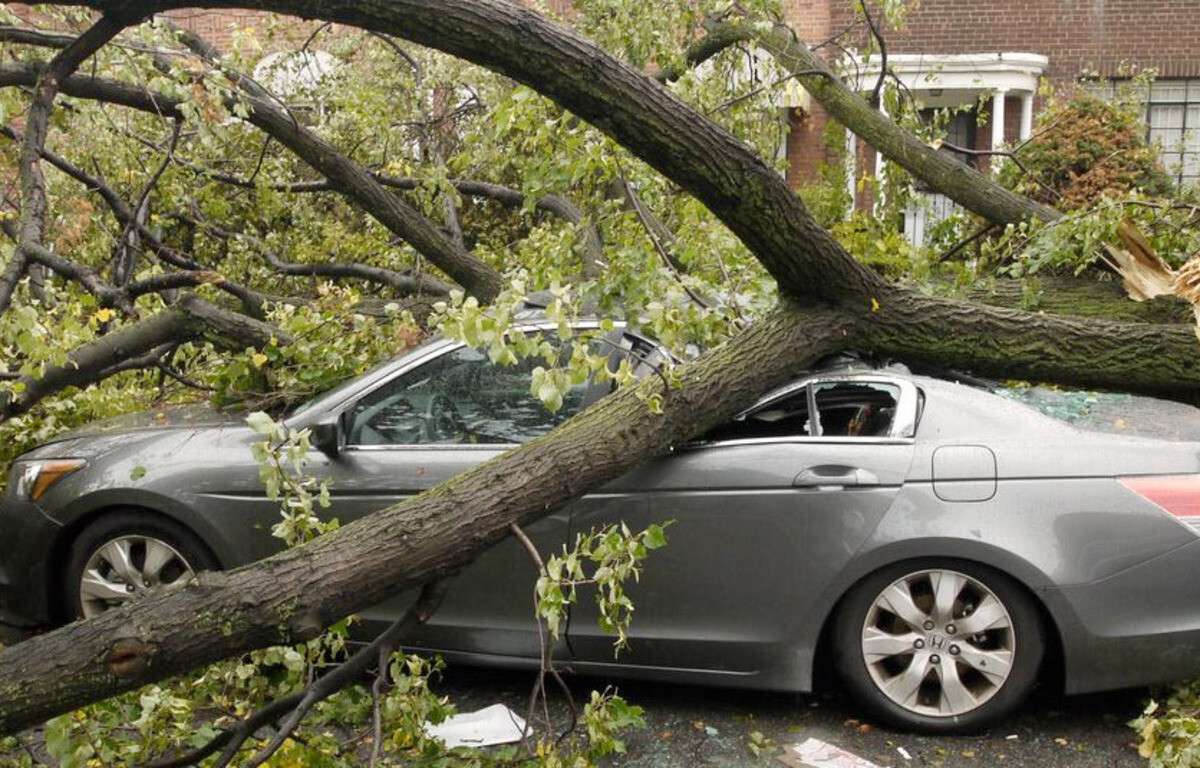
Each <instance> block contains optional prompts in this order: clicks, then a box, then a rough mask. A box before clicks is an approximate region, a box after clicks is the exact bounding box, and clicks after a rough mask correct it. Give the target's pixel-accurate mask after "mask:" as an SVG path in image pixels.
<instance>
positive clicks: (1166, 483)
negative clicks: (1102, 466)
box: [1121, 475, 1200, 526]
mask: <svg viewBox="0 0 1200 768" xmlns="http://www.w3.org/2000/svg"><path fill="white" fill-rule="evenodd" d="M1121 484H1122V485H1124V486H1125V487H1126V488H1128V489H1129V490H1131V491H1133V492H1134V493H1136V494H1138V495H1139V496H1141V497H1143V498H1145V499H1148V500H1149V501H1151V502H1153V503H1155V504H1157V505H1158V506H1160V507H1162V508H1163V509H1164V510H1165V511H1167V512H1169V513H1171V514H1172V515H1174V516H1175V517H1178V518H1180V519H1182V520H1183V521H1184V522H1187V523H1190V524H1192V525H1193V526H1197V525H1200V475H1158V476H1154V477H1123V478H1121Z"/></svg>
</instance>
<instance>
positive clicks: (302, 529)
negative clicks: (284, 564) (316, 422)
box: [246, 411, 338, 547]
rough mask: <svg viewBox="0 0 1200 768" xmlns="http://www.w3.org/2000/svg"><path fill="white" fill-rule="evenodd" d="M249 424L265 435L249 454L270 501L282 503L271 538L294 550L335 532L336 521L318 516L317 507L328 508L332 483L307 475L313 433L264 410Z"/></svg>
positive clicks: (257, 412)
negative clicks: (307, 461)
mask: <svg viewBox="0 0 1200 768" xmlns="http://www.w3.org/2000/svg"><path fill="white" fill-rule="evenodd" d="M246 423H247V424H249V425H250V428H251V429H253V430H254V431H255V432H257V433H258V434H260V435H262V436H263V440H262V441H261V442H257V443H254V444H253V445H252V446H250V452H251V454H252V455H253V456H254V460H255V461H256V462H257V463H258V476H259V479H260V480H262V483H263V487H264V488H266V491H267V498H268V499H271V500H272V501H278V502H279V503H280V515H281V516H282V517H283V519H282V520H281V521H280V522H278V523H276V524H275V525H274V526H273V527H272V528H271V535H272V536H274V537H275V538H277V539H279V540H281V541H283V542H284V543H285V544H287V545H288V546H289V547H294V546H296V545H298V544H303V543H305V542H308V541H312V540H313V539H315V538H316V537H318V536H320V535H321V534H323V533H328V532H329V531H332V530H335V529H336V528H337V527H338V521H337V519H336V518H334V519H332V520H328V521H325V520H321V518H320V517H318V516H317V513H316V508H317V507H321V508H322V509H328V508H329V484H328V483H326V482H325V481H323V480H317V478H315V477H311V476H306V475H305V474H304V464H305V460H306V459H307V457H308V452H309V449H310V448H311V447H312V446H311V444H310V443H309V437H310V436H311V434H312V433H311V430H309V429H300V430H293V429H290V428H289V427H287V426H286V425H284V424H282V423H281V422H278V421H275V420H274V419H272V418H271V417H270V416H269V415H267V414H266V413H264V412H262V411H255V412H254V413H252V414H250V415H249V416H248V417H246Z"/></svg>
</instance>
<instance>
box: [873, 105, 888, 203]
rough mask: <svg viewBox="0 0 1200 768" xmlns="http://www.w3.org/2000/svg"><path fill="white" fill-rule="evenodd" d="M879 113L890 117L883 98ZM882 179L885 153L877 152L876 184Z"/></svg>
mask: <svg viewBox="0 0 1200 768" xmlns="http://www.w3.org/2000/svg"><path fill="white" fill-rule="evenodd" d="M879 111H880V112H881V113H883V116H884V117H887V116H888V111H887V105H886V104H885V103H884V101H883V99H882V98H880V99H879ZM882 179H883V153H882V152H876V153H875V181H876V183H879V182H880V181H881V180H882Z"/></svg>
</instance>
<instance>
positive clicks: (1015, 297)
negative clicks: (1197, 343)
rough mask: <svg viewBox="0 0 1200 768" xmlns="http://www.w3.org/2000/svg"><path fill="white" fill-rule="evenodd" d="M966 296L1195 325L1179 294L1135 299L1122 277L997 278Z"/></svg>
mask: <svg viewBox="0 0 1200 768" xmlns="http://www.w3.org/2000/svg"><path fill="white" fill-rule="evenodd" d="M963 298H965V299H969V300H970V301H975V302H978V303H980V304H990V305H992V306H996V307H1008V308H1010V309H1024V310H1026V311H1030V312H1048V313H1050V314H1055V315H1071V316H1075V317H1095V318H1102V319H1105V320H1112V321H1119V322H1127V323H1150V324H1159V323H1161V324H1163V325H1172V324H1182V325H1195V323H1196V317H1195V315H1194V314H1193V312H1192V305H1191V304H1189V303H1188V302H1187V301H1185V300H1184V299H1181V298H1179V297H1177V296H1159V297H1158V298H1154V299H1148V300H1146V301H1133V300H1132V299H1130V298H1129V294H1128V293H1127V292H1126V291H1125V289H1124V288H1122V287H1121V283H1120V281H1119V280H1107V281H1101V280H1096V279H1092V278H1086V277H1080V278H1070V277H1039V278H1034V279H1029V280H1027V281H1024V280H1009V279H1003V278H996V279H994V280H989V281H986V282H984V283H982V284H980V285H978V286H975V287H972V288H971V289H969V290H968V291H967V292H966V293H965V294H964V295H963Z"/></svg>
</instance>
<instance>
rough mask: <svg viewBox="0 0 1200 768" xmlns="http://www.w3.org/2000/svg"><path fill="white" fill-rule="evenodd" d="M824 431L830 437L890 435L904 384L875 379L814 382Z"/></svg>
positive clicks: (821, 426)
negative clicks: (901, 386) (887, 382)
mask: <svg viewBox="0 0 1200 768" xmlns="http://www.w3.org/2000/svg"><path fill="white" fill-rule="evenodd" d="M813 399H814V400H815V401H816V404H817V416H818V421H819V422H820V434H821V435H823V436H828V437H887V436H888V435H890V434H891V433H892V424H893V423H894V422H895V421H896V406H897V405H898V404H899V402H900V387H898V386H896V385H895V384H885V383H880V382H875V381H838V382H821V383H818V384H814V385H813Z"/></svg>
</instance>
